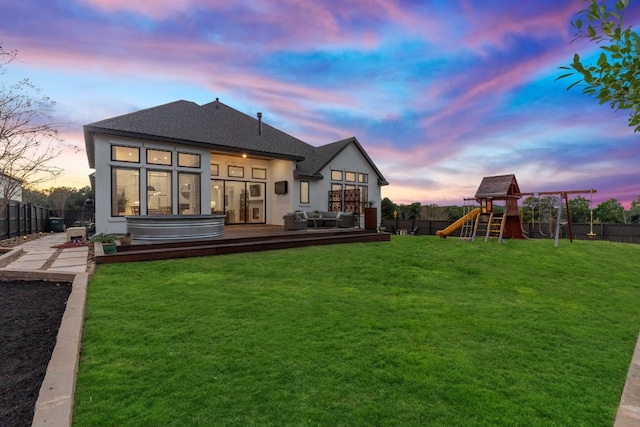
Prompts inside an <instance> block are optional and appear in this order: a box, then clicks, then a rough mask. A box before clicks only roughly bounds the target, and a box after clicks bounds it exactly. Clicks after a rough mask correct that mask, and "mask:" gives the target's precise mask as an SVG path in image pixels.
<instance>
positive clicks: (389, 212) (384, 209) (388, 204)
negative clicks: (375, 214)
mask: <svg viewBox="0 0 640 427" xmlns="http://www.w3.org/2000/svg"><path fill="white" fill-rule="evenodd" d="M397 209H398V206H397V205H396V204H395V203H393V202H392V201H391V199H389V198H388V197H385V198H384V199H382V201H381V202H380V215H381V216H382V218H383V219H393V211H395V210H397Z"/></svg>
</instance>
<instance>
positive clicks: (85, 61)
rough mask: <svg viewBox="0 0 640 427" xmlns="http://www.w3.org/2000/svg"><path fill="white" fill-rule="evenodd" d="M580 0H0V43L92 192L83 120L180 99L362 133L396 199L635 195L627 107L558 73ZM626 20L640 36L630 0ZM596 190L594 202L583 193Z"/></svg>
mask: <svg viewBox="0 0 640 427" xmlns="http://www.w3.org/2000/svg"><path fill="white" fill-rule="evenodd" d="M587 4H588V3H587V2H585V1H583V0H535V1H526V0H525V1H514V0H482V1H481V0H433V1H429V0H403V1H387V0H339V1H338V0H336V1H306V0H268V1H267V0H251V1H249V0H247V1H233V0H47V1H42V0H20V1H15V0H0V43H2V46H3V48H4V50H5V51H11V50H17V51H18V59H19V61H14V62H13V63H11V64H9V65H8V66H7V73H6V74H5V75H4V76H1V77H0V78H2V79H4V80H6V81H9V82H12V81H17V80H19V79H21V78H24V77H28V78H29V79H30V80H31V81H32V82H34V83H35V84H37V85H38V86H39V87H40V88H41V89H42V90H43V92H44V93H45V94H46V95H48V96H50V97H51V98H52V99H54V100H55V101H56V102H57V105H56V109H55V111H54V115H55V120H56V121H58V122H62V123H65V130H64V134H63V137H64V139H65V144H64V149H63V155H62V156H60V157H59V159H58V160H57V161H56V164H57V165H59V166H61V167H63V168H64V169H65V170H66V172H65V174H64V176H63V177H61V178H58V179H57V180H56V181H52V182H49V183H47V184H46V185H45V188H49V187H57V186H71V187H83V186H86V185H89V180H88V175H89V174H90V173H91V172H92V170H90V169H89V167H88V163H87V158H86V154H85V150H84V138H83V135H82V125H84V124H88V123H91V122H95V121H98V120H102V119H106V118H109V117H113V116H117V115H121V114H126V113H130V112H133V111H136V110H140V109H144V108H149V107H153V106H157V105H161V104H165V103H168V102H172V101H176V100H180V99H184V100H188V101H193V102H195V103H197V104H205V103H208V102H211V101H213V100H215V98H220V100H221V101H222V102H224V103H225V104H227V105H229V106H231V107H233V108H235V109H237V110H239V111H241V112H243V113H246V114H249V115H251V116H252V117H255V115H256V113H257V112H258V111H260V112H262V113H263V120H264V122H266V123H268V124H270V125H272V126H274V127H276V128H278V129H280V130H283V131H285V132H287V133H289V134H291V135H292V136H295V137H297V138H299V139H302V140H303V141H306V142H308V143H310V144H312V145H324V144H327V143H330V142H334V141H337V140H341V139H344V138H347V137H350V136H355V137H356V138H357V139H358V141H360V143H361V144H362V145H363V147H364V148H365V150H366V151H367V153H368V154H369V155H370V156H371V158H372V159H373V161H374V162H375V163H376V165H377V166H378V168H379V169H380V170H381V172H382V173H383V175H384V177H385V178H386V179H387V181H389V183H390V185H389V186H386V187H384V188H383V197H389V198H390V199H391V200H393V201H394V202H396V203H413V202H421V203H423V204H437V205H449V204H454V205H462V203H463V199H464V198H465V197H470V196H473V195H474V194H475V191H476V189H477V187H478V186H479V184H480V181H481V180H482V177H484V176H491V175H502V174H511V173H513V174H515V176H516V179H517V180H518V183H519V185H520V189H521V190H522V191H523V192H539V191H560V190H565V191H566V190H583V189H590V188H595V189H597V190H598V194H597V195H594V203H595V204H597V203H600V202H602V201H604V200H607V199H610V198H616V199H617V200H618V201H620V202H621V203H623V205H624V206H625V207H626V208H628V207H629V204H630V202H631V201H632V200H636V199H638V196H640V134H634V133H633V129H632V128H630V127H629V126H627V121H628V113H627V112H625V111H618V112H616V111H613V110H612V109H611V108H610V107H608V106H606V105H605V106H600V105H598V102H597V100H596V99H595V98H590V97H587V96H586V95H582V93H581V90H580V89H578V88H574V89H572V90H571V91H567V90H566V87H567V86H568V85H569V84H570V83H571V82H572V81H573V80H561V81H556V78H557V77H558V76H559V75H560V74H562V71H561V70H559V69H558V67H559V66H562V65H568V64H569V63H570V62H571V60H572V58H573V54H574V53H576V52H578V53H580V54H581V56H587V57H588V56H589V55H591V56H593V55H594V54H595V53H596V52H597V47H596V46H595V45H593V44H591V43H589V42H585V41H579V42H574V43H571V40H572V39H573V38H574V34H573V32H572V29H571V26H570V22H571V21H572V20H573V19H575V14H576V12H577V11H579V10H581V9H583V8H585V7H586V5H587ZM627 13H628V20H627V24H630V25H633V26H634V29H635V30H636V31H638V27H639V26H640V2H639V1H635V0H634V1H632V2H631V6H630V8H629V10H628V12H627ZM584 196H585V197H587V198H588V197H589V195H588V194H587V195H584Z"/></svg>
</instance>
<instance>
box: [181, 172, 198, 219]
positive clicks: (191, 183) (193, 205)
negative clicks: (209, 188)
mask: <svg viewBox="0 0 640 427" xmlns="http://www.w3.org/2000/svg"><path fill="white" fill-rule="evenodd" d="M178 188H179V189H180V192H179V194H178V213H179V214H180V215H198V214H200V174H196V173H183V172H179V173H178Z"/></svg>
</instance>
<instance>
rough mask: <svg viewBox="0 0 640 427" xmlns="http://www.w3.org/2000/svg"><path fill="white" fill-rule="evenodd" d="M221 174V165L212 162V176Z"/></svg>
mask: <svg viewBox="0 0 640 427" xmlns="http://www.w3.org/2000/svg"><path fill="white" fill-rule="evenodd" d="M218 175H220V167H219V166H218V165H216V164H214V163H211V176H218Z"/></svg>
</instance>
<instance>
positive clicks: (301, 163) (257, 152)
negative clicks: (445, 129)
mask: <svg viewBox="0 0 640 427" xmlns="http://www.w3.org/2000/svg"><path fill="white" fill-rule="evenodd" d="M98 133H99V134H109V135H118V136H122V137H130V138H139V139H149V140H155V141H164V142H171V143H174V144H185V145H195V146H205V147H208V148H209V149H211V150H219V151H222V152H232V153H247V154H248V155H253V156H263V157H267V158H281V159H289V160H294V161H297V164H296V174H297V176H299V177H306V178H308V179H321V178H322V176H321V175H320V170H322V168H323V167H324V166H326V165H327V164H328V163H329V162H330V161H331V159H333V158H334V157H335V156H336V155H338V154H339V153H340V152H341V151H342V150H343V149H344V148H345V147H346V146H347V145H349V144H351V143H353V144H355V145H356V147H357V148H358V149H359V150H360V152H361V153H362V154H363V155H364V156H365V158H366V159H367V160H368V161H369V163H371V166H372V167H373V168H374V170H375V171H376V173H377V174H378V181H379V182H380V183H381V184H382V185H386V184H387V182H386V181H385V179H384V177H383V176H382V174H381V173H380V171H379V170H378V169H377V168H376V166H375V165H374V163H373V162H372V161H371V159H370V158H369V156H368V155H367V154H366V152H365V151H364V149H363V148H362V146H361V145H360V143H359V142H358V141H357V140H356V138H355V137H352V138H348V139H344V140H342V141H337V142H334V143H332V144H327V145H324V146H321V147H314V146H312V145H310V144H307V143H306V142H304V141H301V140H300V139H298V138H295V137H293V136H291V135H289V134H287V133H285V132H282V131H280V130H278V129H276V128H274V127H272V126H269V125H268V124H266V123H265V122H264V121H261V122H260V121H259V120H258V119H256V118H253V117H251V116H248V115H246V114H244V113H241V112H240V111H238V110H236V109H234V108H231V107H229V106H228V105H226V104H223V103H222V102H220V101H219V100H218V99H216V100H215V101H214V102H211V103H209V104H204V105H202V106H200V105H197V104H196V103H194V102H190V101H182V100H181V101H175V102H171V103H168V104H164V105H160V106H157V107H152V108H148V109H145V110H140V111H136V112H133V113H130V114H125V115H122V116H117V117H112V118H110V119H106V120H101V121H98V122H95V123H91V124H88V125H85V126H84V134H85V144H86V148H87V157H88V159H89V167H91V168H94V167H95V158H94V157H95V152H94V141H93V135H94V134H98Z"/></svg>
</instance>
